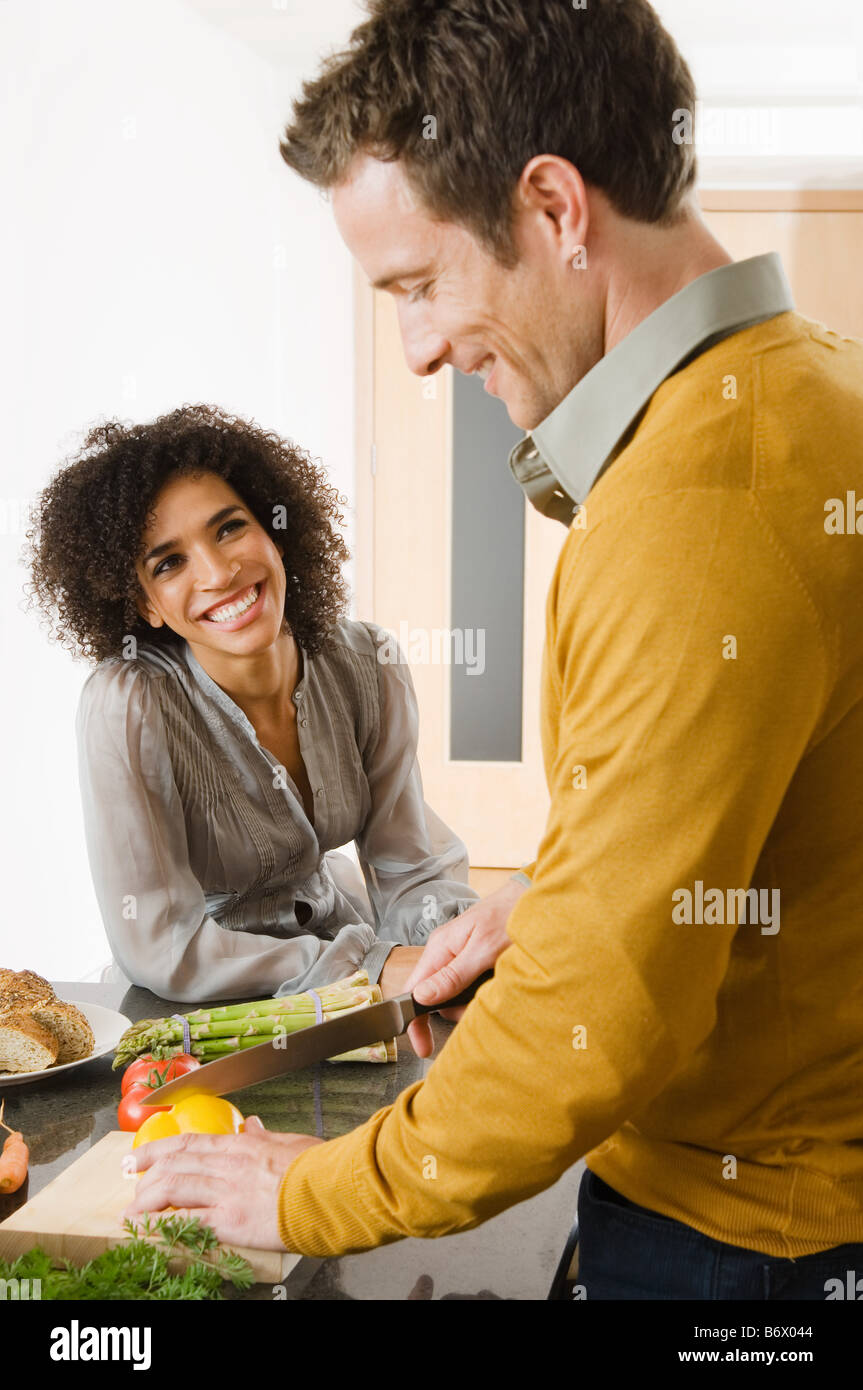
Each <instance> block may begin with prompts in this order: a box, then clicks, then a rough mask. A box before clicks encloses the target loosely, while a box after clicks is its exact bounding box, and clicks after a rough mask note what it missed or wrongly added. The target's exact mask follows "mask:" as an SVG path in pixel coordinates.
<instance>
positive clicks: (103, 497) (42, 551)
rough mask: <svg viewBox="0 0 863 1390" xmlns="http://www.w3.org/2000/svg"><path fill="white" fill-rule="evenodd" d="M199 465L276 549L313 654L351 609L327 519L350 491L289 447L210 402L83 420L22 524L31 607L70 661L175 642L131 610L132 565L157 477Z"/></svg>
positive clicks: (335, 518)
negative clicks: (72, 449)
mask: <svg viewBox="0 0 863 1390" xmlns="http://www.w3.org/2000/svg"><path fill="white" fill-rule="evenodd" d="M206 472H209V473H216V474H218V475H219V476H220V477H222V478H224V479H225V481H226V482H227V483H229V484H230V486H231V487H232V488H233V489H234V491H235V492H236V493H237V494H238V495H239V496H240V497H241V498H242V500H243V502H244V504H245V506H246V507H247V508H248V509H249V510H250V511H251V512H252V514H253V515H254V516H255V518H256V519H257V521H258V522H259V523H260V524H261V526H262V527H263V528H264V530H265V531H266V532H267V533H268V534H269V535H270V537H271V538H272V540H273V541H274V542H275V543H277V544H278V545H279V546H280V547H281V548H282V549H283V551H284V556H283V563H284V566H285V573H286V576H287V586H286V594H285V619H286V622H287V624H288V626H289V628H290V630H291V632H292V633H293V635H294V637H295V639H296V641H297V642H298V643H299V644H300V646H302V647H303V648H304V649H305V650H306V651H307V652H308V653H309V655H314V654H315V653H317V652H318V651H320V649H321V647H322V646H323V645H324V642H325V640H326V637H327V634H328V633H329V631H330V630H331V629H332V627H333V626H335V624H336V623H337V622H338V620H339V618H340V617H341V615H342V614H343V612H344V610H345V608H346V604H347V595H348V590H347V586H346V583H345V581H344V579H343V578H342V573H341V566H342V563H343V562H344V561H345V560H347V559H348V558H349V552H348V549H347V547H346V545H345V543H344V541H343V539H342V537H341V536H340V535H339V533H338V531H337V529H336V525H335V523H337V522H338V523H339V524H341V523H342V521H343V517H342V513H341V512H340V511H339V510H338V507H339V505H344V504H345V503H346V502H347V498H345V497H344V496H342V495H340V494H339V493H338V492H337V491H336V490H335V488H333V487H331V486H330V485H329V484H328V483H327V481H326V474H325V472H324V470H323V468H322V467H319V466H317V465H316V464H315V463H314V462H313V461H312V459H311V458H310V456H309V455H308V454H307V453H306V452H305V451H304V450H303V449H300V448H298V447H297V446H296V445H295V444H293V443H290V442H289V441H286V440H284V439H281V438H280V437H279V436H278V435H276V434H272V433H269V432H268V431H266V430H263V429H261V428H260V427H259V426H258V425H257V424H255V423H254V422H251V423H250V422H249V421H246V420H242V419H240V418H238V417H237V416H234V415H229V414H227V413H226V412H225V411H222V410H220V409H219V408H218V407H217V406H212V405H184V406H180V407H179V408H178V409H177V410H173V411H171V412H170V414H168V415H161V416H160V417H159V418H158V419H157V420H154V421H153V422H152V424H145V425H135V424H123V423H122V422H121V421H119V420H107V421H104V422H101V423H98V424H96V425H93V426H91V427H90V428H89V430H88V432H87V435H86V438H85V440H84V444H83V446H82V448H81V450H80V452H79V453H78V454H77V455H76V456H75V457H74V458H73V459H71V460H67V462H66V463H65V464H64V466H63V467H62V468H61V470H60V472H59V473H57V475H56V476H55V477H54V478H53V479H52V481H51V482H50V483H49V485H48V487H46V488H45V489H44V490H43V491H42V492H41V493H40V494H39V496H38V498H37V499H36V503H35V506H34V509H33V513H32V518H31V525H30V528H29V529H28V531H27V540H28V542H29V547H28V560H29V562H30V568H31V574H32V578H33V583H32V585H30V586H28V593H29V595H30V606H32V604H33V602H34V601H35V603H36V604H37V605H38V607H39V608H40V609H41V610H42V612H43V613H44V614H45V615H46V616H47V618H48V621H49V626H50V635H51V636H52V637H55V638H56V639H57V640H59V641H60V642H61V644H62V645H63V646H65V647H66V648H67V649H68V650H69V651H71V652H72V654H73V656H76V657H79V656H83V657H85V658H87V659H88V660H90V661H94V662H98V661H102V660H103V659H104V658H105V657H109V656H120V655H122V654H123V644H124V642H125V641H126V639H128V638H129V637H130V636H131V637H134V638H135V639H136V640H137V641H139V642H152V643H162V644H170V643H177V642H179V640H180V639H179V638H178V637H177V635H176V633H174V632H172V631H171V629H169V628H167V627H160V628H151V627H150V626H149V624H148V623H146V622H145V621H144V619H143V618H142V617H141V615H140V613H139V612H138V608H137V604H136V600H137V599H138V598H139V597H140V596H141V588H140V585H139V582H138V576H137V573H136V570H135V565H136V561H137V560H138V559H139V558H140V555H141V551H142V548H143V547H142V541H143V535H144V532H145V530H146V528H147V525H148V522H149V519H150V517H151V516H152V514H153V509H154V503H155V500H156V497H157V496H158V494H159V492H160V491H161V489H162V487H163V486H164V485H165V483H167V482H168V480H169V479H171V478H174V477H177V476H181V475H186V476H196V475H200V474H202V473H206ZM276 521H278V522H279V523H280V524H279V525H278V526H276V525H275V524H274V523H275V522H276ZM282 522H283V523H284V525H282V524H281V523H282Z"/></svg>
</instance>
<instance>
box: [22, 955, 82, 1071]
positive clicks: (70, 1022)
mask: <svg viewBox="0 0 863 1390" xmlns="http://www.w3.org/2000/svg"><path fill="white" fill-rule="evenodd" d="M28 1022H29V1025H30V1026H29V1027H25V1026H23V1025H24V1024H27V1023H28ZM95 1045H96V1039H95V1037H94V1036H93V1030H92V1028H91V1027H90V1024H89V1023H88V1022H87V1019H86V1018H85V1016H84V1014H83V1013H82V1012H81V1010H80V1009H78V1008H76V1007H75V1005H74V1004H68V1003H66V1001H65V1000H63V999H58V998H57V995H56V993H55V991H54V987H53V985H51V984H49V982H48V981H47V980H46V979H43V977H42V976H41V975H37V974H36V972H35V971H34V970H5V969H2V970H0V1072H16V1071H44V1070H45V1068H46V1067H51V1066H54V1065H55V1064H56V1065H57V1066H63V1065H64V1064H65V1063H66V1062H78V1061H83V1059H84V1058H85V1057H89V1056H90V1054H91V1052H92V1051H93V1049H94V1047H95ZM24 1061H27V1062H29V1063H30V1064H31V1065H26V1066H25V1065H23V1064H22V1063H23V1062H24Z"/></svg>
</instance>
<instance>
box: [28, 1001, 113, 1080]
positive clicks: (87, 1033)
mask: <svg viewBox="0 0 863 1390" xmlns="http://www.w3.org/2000/svg"><path fill="white" fill-rule="evenodd" d="M26 1012H27V1013H28V1015H29V1017H30V1018H32V1019H35V1020H36V1022H37V1023H39V1024H41V1025H42V1027H43V1028H47V1029H48V1031H49V1033H53V1034H54V1036H55V1037H56V1039H57V1043H58V1046H59V1051H58V1053H57V1066H58V1067H62V1066H63V1064H64V1063H65V1062H80V1061H83V1059H84V1058H85V1057H89V1056H90V1053H91V1052H92V1051H93V1048H94V1046H95V1043H96V1039H95V1037H94V1036H93V1029H92V1028H91V1027H90V1025H89V1023H88V1022H87V1020H86V1018H85V1017H84V1015H83V1014H82V1012H81V1010H80V1009H78V1008H76V1007H75V1005H74V1004H67V1003H65V1002H64V1001H63V1000H62V999H52V1000H48V1001H44V1000H43V1001H42V1002H41V1003H39V1004H37V1005H36V1006H35V1007H33V1008H29V1009H27V1010H26Z"/></svg>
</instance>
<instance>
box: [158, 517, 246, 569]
mask: <svg viewBox="0 0 863 1390" xmlns="http://www.w3.org/2000/svg"><path fill="white" fill-rule="evenodd" d="M246 524H247V523H246V522H245V520H244V519H243V518H242V517H238V516H235V517H233V518H232V519H231V520H230V521H225V522H223V523H222V525H221V526H220V527H219V538H220V539H221V537H222V536H223V535H225V534H226V533H227V534H230V529H229V528H233V527H235V526H245V525H246ZM181 559H182V556H181V555H166V556H165V558H164V560H161V561H160V562H159V564H158V565H157V566H156V568H155V569H154V570H153V578H154V579H155V578H156V576H157V575H159V574H163V573H164V574H168V573H170V571H171V570H173V569H176V568H177V565H178V564H179V562H180V560H181Z"/></svg>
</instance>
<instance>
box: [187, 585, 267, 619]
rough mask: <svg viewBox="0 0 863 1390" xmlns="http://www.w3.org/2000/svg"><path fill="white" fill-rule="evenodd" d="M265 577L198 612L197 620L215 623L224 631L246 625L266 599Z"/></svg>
mask: <svg viewBox="0 0 863 1390" xmlns="http://www.w3.org/2000/svg"><path fill="white" fill-rule="evenodd" d="M266 587H267V581H266V579H262V580H259V582H258V583H257V584H250V585H249V587H248V588H246V589H239V590H237V592H236V593H235V594H232V595H231V596H229V598H228V599H220V600H219V601H218V603H214V604H212V605H211V607H209V608H207V609H205V610H204V612H203V613H201V614H200V616H199V619H198V621H199V622H204V623H215V624H217V625H218V626H219V627H220V628H222V629H223V631H225V632H234V631H235V630H236V629H237V628H240V627H248V625H249V624H250V623H253V622H254V621H255V619H256V618H257V617H258V616H259V614H260V613H261V611H262V609H263V606H264V603H265V600H266Z"/></svg>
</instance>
